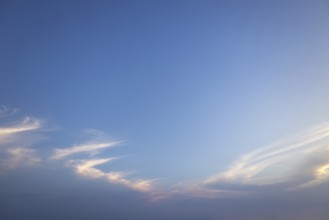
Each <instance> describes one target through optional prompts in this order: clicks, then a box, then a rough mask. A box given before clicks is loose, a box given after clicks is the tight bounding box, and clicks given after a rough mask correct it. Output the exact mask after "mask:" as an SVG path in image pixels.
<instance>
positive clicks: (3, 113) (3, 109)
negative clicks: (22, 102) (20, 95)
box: [0, 105, 18, 118]
mask: <svg viewBox="0 0 329 220" xmlns="http://www.w3.org/2000/svg"><path fill="white" fill-rule="evenodd" d="M17 111H18V109H17V108H9V107H7V106H5V105H0V118H5V117H9V116H11V115H14V114H15V113H16V112H17Z"/></svg>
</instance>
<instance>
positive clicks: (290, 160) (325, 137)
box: [204, 123, 329, 189]
mask: <svg viewBox="0 0 329 220" xmlns="http://www.w3.org/2000/svg"><path fill="white" fill-rule="evenodd" d="M328 141H329V124H328V123H325V124H321V125H319V126H316V127H313V128H312V129H310V130H308V131H306V132H303V133H301V134H299V135H297V136H295V137H293V138H290V139H288V140H284V141H281V142H278V143H276V144H274V145H272V146H269V147H265V148H261V149H259V150H256V151H254V152H251V153H249V154H246V155H244V156H242V157H241V158H240V159H238V160H237V161H236V162H235V163H234V164H233V165H232V166H231V168H230V169H228V170H227V171H225V172H222V173H219V174H216V175H214V176H211V177H209V178H208V179H206V180H205V181H204V185H205V186H207V185H208V186H209V185H212V186H214V185H221V184H239V185H255V186H264V185H275V184H282V183H284V184H286V186H288V188H287V189H297V188H301V187H308V186H315V185H317V184H320V183H322V182H324V181H326V180H328V177H329V156H328V155H329V147H328Z"/></svg>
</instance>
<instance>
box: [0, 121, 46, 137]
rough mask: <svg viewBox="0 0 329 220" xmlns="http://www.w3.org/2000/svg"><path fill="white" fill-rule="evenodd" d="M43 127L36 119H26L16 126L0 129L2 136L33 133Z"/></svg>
mask: <svg viewBox="0 0 329 220" xmlns="http://www.w3.org/2000/svg"><path fill="white" fill-rule="evenodd" d="M40 127H41V121H40V120H39V119H36V118H31V117H25V118H24V120H23V121H22V122H21V123H19V124H16V125H14V126H8V127H0V136H4V135H12V134H16V133H20V132H26V131H32V130H36V129H39V128H40Z"/></svg>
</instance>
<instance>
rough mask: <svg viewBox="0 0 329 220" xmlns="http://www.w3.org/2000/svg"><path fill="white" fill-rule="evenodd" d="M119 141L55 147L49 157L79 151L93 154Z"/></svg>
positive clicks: (52, 157) (58, 157)
mask: <svg viewBox="0 0 329 220" xmlns="http://www.w3.org/2000/svg"><path fill="white" fill-rule="evenodd" d="M119 143H120V142H104V143H90V144H83V145H77V146H73V147H70V148H63V149H55V151H54V153H53V155H52V156H51V157H50V159H53V160H58V159H63V158H65V157H68V156H71V155H73V154H79V153H91V154H95V153H97V152H98V151H99V150H101V149H104V148H108V147H113V146H116V145H118V144H119Z"/></svg>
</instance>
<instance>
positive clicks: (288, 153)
mask: <svg viewBox="0 0 329 220" xmlns="http://www.w3.org/2000/svg"><path fill="white" fill-rule="evenodd" d="M7 109H9V108H7V107H6V110H7ZM41 125H42V123H41V120H39V119H36V118H31V117H25V119H24V120H23V121H21V122H20V123H18V124H15V125H10V126H5V127H1V128H0V137H1V140H0V145H1V152H2V158H1V163H0V166H1V170H3V171H5V170H7V171H8V170H13V169H18V168H19V167H24V166H32V165H35V164H41V163H42V162H45V161H53V163H54V162H56V161H58V162H60V161H62V164H63V167H68V168H70V169H73V171H74V173H75V174H77V175H79V176H81V177H85V178H86V179H94V180H97V179H103V180H106V181H108V182H109V183H111V184H117V185H122V186H124V187H127V188H130V189H132V190H135V191H139V192H143V193H147V194H148V195H149V196H150V197H151V198H152V199H153V200H159V199H164V198H171V197H175V196H188V197H199V198H223V197H236V196H242V197H245V196H253V195H255V193H258V194H259V193H261V192H262V191H261V188H262V187H264V186H265V187H276V190H279V191H286V190H303V189H304V188H307V187H312V186H313V187H315V186H316V185H319V184H322V183H324V182H326V181H328V180H329V157H328V153H329V147H328V141H329V123H323V124H320V125H317V126H315V127H312V128H311V129H308V130H306V131H304V132H301V133H300V134H298V135H295V136H293V137H291V138H288V139H285V140H282V141H279V142H277V143H275V144H272V145H270V146H269V147H264V148H259V149H257V150H254V151H253V152H251V153H248V154H245V155H243V156H241V157H240V158H239V159H238V160H236V161H235V162H234V163H233V165H232V166H231V167H230V168H229V169H228V170H226V171H224V172H221V173H219V174H215V175H212V176H210V177H208V178H206V179H205V180H199V181H196V182H194V183H190V182H189V180H185V182H177V183H176V184H174V185H165V184H163V183H161V180H160V179H144V178H140V177H130V176H131V175H130V172H122V171H105V170H104V168H100V166H102V165H103V166H104V165H106V164H108V163H110V162H112V161H114V160H117V159H119V158H120V157H102V152H103V151H104V150H106V149H108V148H112V147H115V146H118V145H119V144H120V143H122V142H121V141H110V140H109V138H107V137H106V135H105V133H104V132H101V131H97V130H87V131H88V132H87V133H89V136H90V134H92V136H93V135H94V139H91V140H90V141H87V142H85V143H82V144H78V145H73V146H71V147H66V148H55V149H53V152H52V153H51V155H50V156H49V157H48V158H43V159H42V158H41V157H40V156H38V155H39V152H38V151H39V150H40V149H35V148H33V144H34V143H35V142H36V141H35V140H34V141H33V142H29V143H28V142H26V141H25V140H26V139H27V138H29V137H28V136H30V138H31V137H32V136H33V132H35V131H37V130H39V129H41V128H42V126H41ZM19 134H24V136H20V135H19ZM100 134H101V136H102V138H99V136H100ZM27 143H28V144H27ZM98 155H100V157H98ZM48 165H49V163H48ZM3 175H4V174H3ZM157 178H159V177H157ZM167 178H170V177H167Z"/></svg>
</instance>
